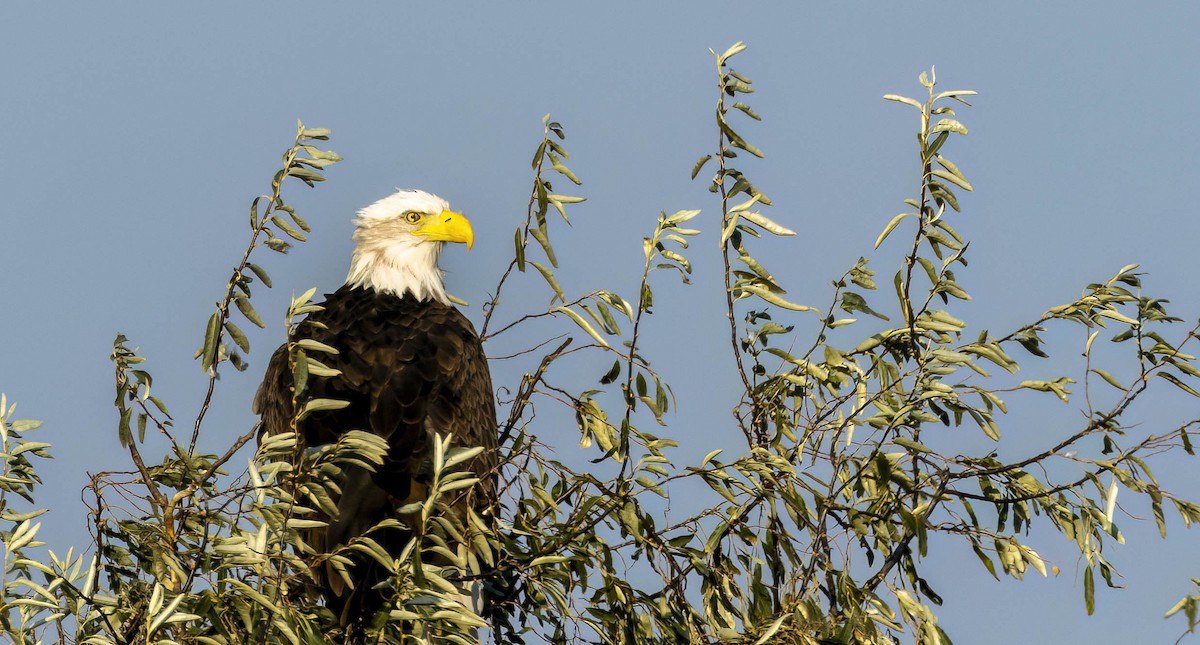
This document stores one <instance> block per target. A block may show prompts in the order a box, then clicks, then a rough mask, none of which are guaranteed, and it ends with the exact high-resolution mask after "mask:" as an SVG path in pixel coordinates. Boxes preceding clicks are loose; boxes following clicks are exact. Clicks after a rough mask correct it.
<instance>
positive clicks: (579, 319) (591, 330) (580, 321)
mask: <svg viewBox="0 0 1200 645" xmlns="http://www.w3.org/2000/svg"><path fill="white" fill-rule="evenodd" d="M554 311H557V312H559V313H562V314H566V315H567V317H568V318H570V319H571V320H574V321H575V324H576V325H579V327H580V329H582V330H583V331H585V332H587V333H588V335H589V336H591V337H592V338H593V339H595V341H596V342H597V343H600V344H601V345H603V346H605V347H608V341H606V340H604V337H603V336H601V335H600V333H599V332H597V331H596V328H595V327H592V324H591V323H589V322H588V321H587V319H585V318H584V317H583V316H580V315H579V314H577V313H575V312H574V311H572V310H570V309H568V308H566V307H555V308H554Z"/></svg>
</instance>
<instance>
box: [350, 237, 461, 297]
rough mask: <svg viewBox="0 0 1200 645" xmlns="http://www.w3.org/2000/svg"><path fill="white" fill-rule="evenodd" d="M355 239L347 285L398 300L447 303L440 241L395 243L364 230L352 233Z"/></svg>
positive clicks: (393, 239)
mask: <svg viewBox="0 0 1200 645" xmlns="http://www.w3.org/2000/svg"><path fill="white" fill-rule="evenodd" d="M354 239H355V240H356V241H357V242H358V246H357V248H355V249H354V255H353V256H352V257H351V259H350V274H349V275H347V276H346V284H347V285H349V286H351V287H363V288H367V289H374V290H375V291H378V292H381V293H392V294H395V295H397V296H401V297H403V296H404V294H406V293H411V294H412V295H413V296H414V297H415V298H416V299H417V300H428V299H431V298H432V299H433V300H437V301H438V302H441V303H443V304H449V302H450V300H449V298H447V297H446V287H445V286H443V285H442V271H441V269H439V268H438V266H437V259H438V253H439V252H441V250H442V244H441V243H440V242H429V241H426V240H420V241H415V240H414V241H413V242H412V243H408V241H407V240H405V241H403V242H397V241H396V240H395V238H392V239H385V237H384V236H376V235H372V234H371V232H370V231H364V230H363V229H359V230H358V231H356V232H355V234H354Z"/></svg>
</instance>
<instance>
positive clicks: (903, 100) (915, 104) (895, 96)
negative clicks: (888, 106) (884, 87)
mask: <svg viewBox="0 0 1200 645" xmlns="http://www.w3.org/2000/svg"><path fill="white" fill-rule="evenodd" d="M883 100H885V101H895V102H897V103H903V104H905V105H911V106H913V107H915V108H917V109H918V110H924V109H925V106H924V105H923V104H921V103H920V102H918V101H917V100H916V99H910V98H908V97H907V96H900V95H899V94H884V95H883Z"/></svg>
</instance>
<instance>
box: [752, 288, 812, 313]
mask: <svg viewBox="0 0 1200 645" xmlns="http://www.w3.org/2000/svg"><path fill="white" fill-rule="evenodd" d="M735 290H736V291H742V292H744V293H751V294H754V295H756V296H758V297H759V298H762V299H763V300H765V301H767V302H769V303H771V304H773V305H775V306H776V307H781V308H783V309H790V310H792V311H816V309H814V308H812V307H809V306H807V305H798V304H796V303H794V302H789V301H787V300H784V299H783V298H781V297H779V296H778V295H776V294H774V293H771V291H770V290H768V289H765V288H763V287H760V286H758V285H755V284H747V285H742V286H740V287H735Z"/></svg>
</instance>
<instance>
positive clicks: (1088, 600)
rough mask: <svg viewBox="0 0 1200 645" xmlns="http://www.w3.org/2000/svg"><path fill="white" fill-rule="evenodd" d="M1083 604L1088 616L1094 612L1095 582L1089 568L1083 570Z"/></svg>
mask: <svg viewBox="0 0 1200 645" xmlns="http://www.w3.org/2000/svg"><path fill="white" fill-rule="evenodd" d="M1083 604H1084V605H1085V606H1086V607H1087V614H1088V615H1089V616H1091V615H1092V614H1093V613H1095V612H1096V580H1095V578H1094V574H1093V573H1092V568H1091V567H1087V568H1085V569H1084V570H1083Z"/></svg>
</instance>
